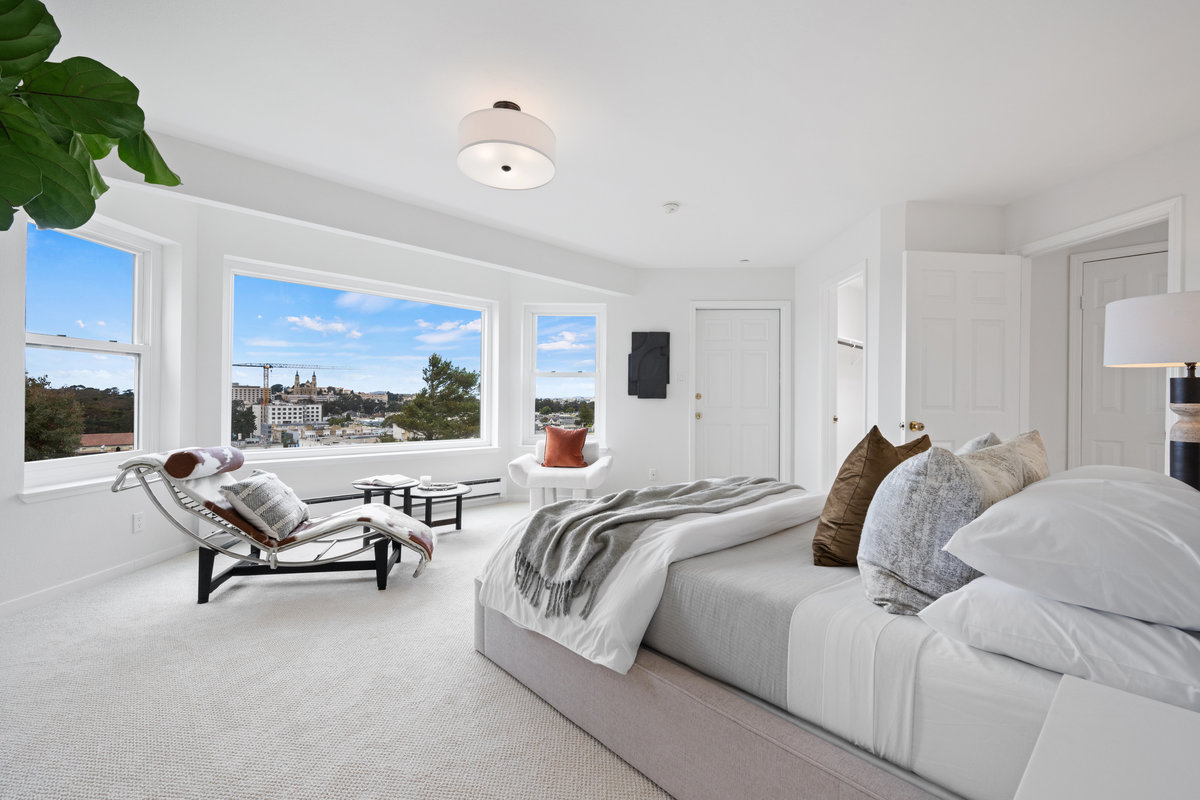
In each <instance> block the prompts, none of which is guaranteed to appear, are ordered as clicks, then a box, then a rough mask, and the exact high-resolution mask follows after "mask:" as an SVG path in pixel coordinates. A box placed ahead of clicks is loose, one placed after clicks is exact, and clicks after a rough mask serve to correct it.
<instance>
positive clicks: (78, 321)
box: [75, 319, 87, 328]
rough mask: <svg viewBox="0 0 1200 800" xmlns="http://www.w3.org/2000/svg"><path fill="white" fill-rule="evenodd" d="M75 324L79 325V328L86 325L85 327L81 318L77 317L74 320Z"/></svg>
mask: <svg viewBox="0 0 1200 800" xmlns="http://www.w3.org/2000/svg"><path fill="white" fill-rule="evenodd" d="M75 324H76V325H78V326H79V327H81V328H86V327H87V326H86V325H84V324H83V320H81V319H77V320H75Z"/></svg>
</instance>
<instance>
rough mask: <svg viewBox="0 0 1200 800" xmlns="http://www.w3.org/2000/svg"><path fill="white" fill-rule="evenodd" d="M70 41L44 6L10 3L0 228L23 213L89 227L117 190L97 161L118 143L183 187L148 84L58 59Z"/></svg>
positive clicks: (128, 157)
mask: <svg viewBox="0 0 1200 800" xmlns="http://www.w3.org/2000/svg"><path fill="white" fill-rule="evenodd" d="M61 37H62V34H61V33H60V32H59V29H58V25H56V24H55V22H54V18H53V17H52V16H50V12H49V11H47V10H46V6H45V5H43V4H42V3H41V2H40V0H0V201H3V202H0V230H8V229H9V228H10V227H11V226H12V223H13V219H14V215H15V213H16V210H17V209H18V208H24V209H25V213H27V214H28V215H29V216H30V217H31V218H32V219H33V221H34V222H36V223H37V225H38V227H39V228H78V227H79V226H80V225H82V224H84V223H85V222H87V221H88V220H89V219H91V217H92V215H93V214H94V213H96V200H97V198H99V197H100V195H102V194H104V192H105V191H107V190H108V185H107V184H106V183H105V182H104V178H103V177H101V175H100V170H99V169H98V168H97V167H96V162H97V161H99V160H100V159H103V158H104V157H105V156H107V155H108V154H109V153H111V152H112V150H113V148H114V147H115V148H116V150H117V156H118V157H119V158H120V159H121V160H122V161H124V162H125V163H126V164H128V165H129V166H130V167H132V168H133V169H135V170H137V171H138V172H140V173H141V174H142V175H143V176H144V177H145V179H146V182H147V183H156V184H160V185H163V186H178V185H179V183H180V181H179V176H178V175H176V174H175V173H174V172H172V171H171V168H170V167H168V166H167V163H166V161H164V160H163V157H162V155H161V154H160V153H159V152H158V148H157V147H155V146H154V142H153V141H152V140H151V139H150V135H149V134H147V133H146V129H145V128H146V116H145V114H144V113H143V112H142V109H141V107H139V106H138V88H137V87H136V86H134V85H133V83H132V82H131V81H130V80H129V79H128V78H125V77H122V76H121V75H118V74H117V73H116V72H114V71H113V70H111V69H109V68H108V67H106V66H104V65H103V64H101V63H100V62H99V61H96V60H94V59H91V58H85V57H83V56H75V57H72V58H68V59H65V60H64V61H60V62H54V61H50V60H49V58H50V54H51V52H53V50H54V48H55V47H56V46H57V45H58V42H59V39H60V38H61ZM6 203H7V205H6Z"/></svg>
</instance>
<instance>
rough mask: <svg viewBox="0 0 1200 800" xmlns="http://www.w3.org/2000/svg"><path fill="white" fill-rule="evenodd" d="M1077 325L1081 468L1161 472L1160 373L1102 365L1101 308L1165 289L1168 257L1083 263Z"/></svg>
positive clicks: (1141, 256)
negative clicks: (1105, 466) (1104, 466)
mask: <svg viewBox="0 0 1200 800" xmlns="http://www.w3.org/2000/svg"><path fill="white" fill-rule="evenodd" d="M1080 284H1081V287H1082V292H1083V300H1082V303H1081V327H1080V349H1081V353H1080V358H1081V363H1080V369H1081V379H1080V387H1081V391H1080V393H1079V395H1078V397H1079V404H1080V415H1079V420H1080V438H1079V442H1080V446H1079V450H1078V453H1079V461H1078V463H1079V464H1118V465H1124V466H1127V467H1142V468H1144V469H1152V470H1155V471H1157V472H1161V471H1162V468H1163V464H1164V463H1165V462H1164V459H1165V454H1164V453H1165V451H1164V447H1165V444H1166V423H1165V421H1164V416H1163V409H1164V408H1166V406H1167V397H1166V379H1165V373H1164V371H1163V370H1154V369H1112V368H1109V367H1105V366H1104V306H1106V305H1107V304H1109V303H1111V302H1113V301H1114V300H1123V299H1125V298H1126V297H1141V296H1143V295H1148V294H1162V293H1163V292H1165V291H1167V254H1166V252H1165V251H1163V252H1157V253H1142V254H1139V255H1130V256H1125V257H1123V258H1103V259H1097V260H1093V261H1089V260H1085V261H1083V267H1082V276H1081V279H1080Z"/></svg>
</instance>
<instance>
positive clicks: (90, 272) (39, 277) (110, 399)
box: [25, 224, 155, 484]
mask: <svg viewBox="0 0 1200 800" xmlns="http://www.w3.org/2000/svg"><path fill="white" fill-rule="evenodd" d="M154 253H155V246H154V245H152V244H150V243H148V242H141V241H139V240H136V238H135V237H132V236H130V235H128V234H125V233H124V232H122V231H108V230H106V229H105V228H103V227H102V226H100V225H99V224H96V225H91V226H89V227H88V228H86V229H83V230H81V231H74V232H71V233H65V232H61V231H56V230H38V229H37V228H35V227H34V226H33V225H29V226H28V228H27V230H26V248H25V462H26V465H27V467H26V472H27V483H31V484H39V483H53V482H55V479H56V477H58V478H61V479H68V478H70V477H78V475H75V476H72V475H70V473H71V472H72V471H75V472H77V471H78V470H77V469H76V465H85V464H94V465H95V466H102V465H103V464H105V463H106V462H107V461H109V460H113V459H120V458H124V457H126V456H108V457H107V459H106V458H104V454H111V453H124V452H126V451H129V450H134V449H145V448H147V447H153V446H154V443H152V442H150V441H149V439H150V438H151V437H149V436H148V435H147V431H148V425H147V419H148V410H149V409H150V408H151V405H150V403H149V397H148V394H149V393H150V392H151V391H152V387H153V380H152V375H151V373H152V371H153V366H152V359H151V357H150V356H151V332H152V330H153V325H152V317H153V314H154V309H153V307H152V304H151V292H150V287H151V284H152V282H153V280H152V278H153V263H154V260H155V258H154ZM88 471H91V470H90V468H89V469H88Z"/></svg>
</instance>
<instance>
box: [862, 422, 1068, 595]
mask: <svg viewBox="0 0 1200 800" xmlns="http://www.w3.org/2000/svg"><path fill="white" fill-rule="evenodd" d="M1046 474H1047V469H1046V448H1045V446H1044V445H1043V444H1042V437H1041V436H1040V435H1038V432H1037V431H1031V432H1030V433H1023V434H1021V435H1020V436H1018V437H1017V438H1016V439H1013V440H1012V441H1010V442H1004V443H1003V444H998V445H994V446H991V447H985V448H983V449H982V450H977V451H975V452H973V453H967V454H964V455H955V454H954V453H951V452H950V451H949V450H945V449H943V448H940V447H934V448H931V449H930V450H928V451H926V452H924V453H922V454H920V455H917V456H913V457H912V458H910V459H908V460H907V461H904V462H903V463H901V464H900V465H899V466H898V467H896V468H895V469H894V470H892V472H891V473H890V474H889V475H888V476H887V477H886V478H884V480H883V483H881V484H880V485H879V489H878V490H877V491H876V492H875V497H874V499H872V501H871V507H870V508H869V509H868V510H867V518H866V521H865V522H864V523H863V532H862V538H861V539H860V541H859V546H858V566H859V570H860V571H861V573H862V578H863V586H864V587H865V589H866V592H867V597H869V598H870V599H871V601H872V602H873V603H875V604H876V605H880V606H883V607H884V608H885V609H886V610H887V611H888V612H889V613H892V614H915V613H917V612H918V611H920V610H921V609H922V608H924V607H925V606H927V605H928V604H930V603H932V602H933V601H934V600H936V599H937V598H939V597H941V596H942V595H943V594H946V593H947V592H952V591H954V590H955V589H958V588H959V587H961V586H965V585H966V584H967V583H969V582H970V581H972V580H974V579H975V578H977V577H978V576H979V573H978V572H976V571H975V570H974V569H972V568H971V567H968V566H967V565H966V564H964V563H963V562H962V561H959V560H958V559H957V558H955V557H954V556H952V555H950V554H949V553H946V552H943V551H942V546H943V545H945V544H946V542H947V541H949V540H950V537H951V536H953V535H954V533H955V532H956V531H957V530H958V529H959V528H961V527H962V526H963V525H966V524H967V523H968V522H970V521H972V520H973V519H975V518H976V517H978V516H979V515H980V514H981V513H983V511H984V509H986V508H988V507H989V506H991V505H992V504H994V503H996V502H998V501H1000V500H1003V499H1004V498H1005V497H1009V496H1010V495H1013V494H1016V493H1017V492H1019V491H1020V490H1021V489H1022V488H1024V487H1025V486H1027V485H1029V484H1030V483H1033V482H1034V481H1037V480H1041V479H1042V478H1044V477H1046Z"/></svg>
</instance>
